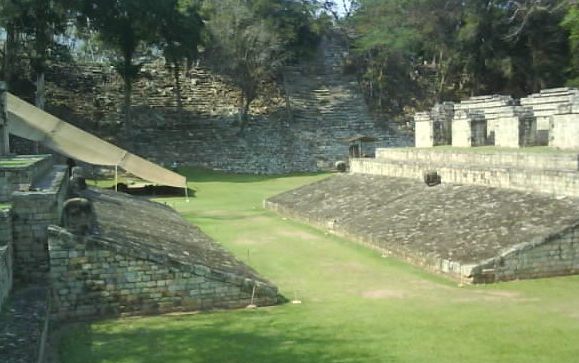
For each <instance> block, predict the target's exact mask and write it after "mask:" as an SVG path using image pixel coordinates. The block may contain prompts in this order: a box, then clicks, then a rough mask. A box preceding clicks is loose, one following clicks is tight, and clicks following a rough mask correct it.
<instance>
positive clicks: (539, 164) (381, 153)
mask: <svg viewBox="0 0 579 363" xmlns="http://www.w3.org/2000/svg"><path fill="white" fill-rule="evenodd" d="M376 159H377V160H398V161H407V162H421V163H427V164H429V166H432V167H434V166H438V165H457V164H461V165H468V166H473V165H477V166H484V167H488V168H524V169H541V170H568V171H579V154H577V153H561V154H548V153H547V154H540V153H539V154H536V153H529V152H460V151H440V152H437V151H436V149H430V150H425V149H415V148H403V149H378V150H376Z"/></svg>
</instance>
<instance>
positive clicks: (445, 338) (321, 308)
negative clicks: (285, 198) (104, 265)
mask: <svg viewBox="0 0 579 363" xmlns="http://www.w3.org/2000/svg"><path fill="white" fill-rule="evenodd" d="M188 174H189V175H188V176H189V180H192V181H194V182H193V183H192V184H194V185H191V186H192V187H195V188H196V189H197V190H198V192H197V198H195V199H192V201H191V202H190V203H185V202H184V201H183V200H182V199H179V198H173V199H165V200H164V201H165V202H166V203H167V204H169V205H172V206H174V207H175V208H177V209H178V210H179V211H181V212H182V213H183V215H185V217H186V218H188V219H189V220H190V221H191V222H193V223H195V224H197V225H199V226H200V227H202V229H203V230H204V231H205V232H206V233H208V234H209V235H211V236H212V237H213V238H215V239H216V240H217V241H220V242H221V243H223V244H224V245H225V246H226V247H227V248H228V249H229V250H231V251H232V252H233V253H234V254H236V255H237V256H238V257H239V258H240V259H242V260H244V261H246V262H248V263H249V264H250V265H251V266H253V267H254V268H255V269H257V270H258V271H259V272H260V273H261V274H262V275H263V276H265V277H267V278H268V279H270V280H271V281H273V282H274V283H276V284H277V285H278V286H279V287H280V289H281V292H282V293H283V294H284V295H285V296H286V297H288V298H290V299H292V298H294V296H296V297H297V298H298V299H300V300H302V302H303V303H302V304H300V305H292V304H286V305H283V306H277V307H270V308H261V309H258V310H239V311H225V312H212V313H203V314H193V315H174V316H159V317H146V318H130V319H120V320H109V321H104V322H96V323H82V324H76V325H74V326H70V327H68V328H66V329H65V330H64V331H63V339H62V341H61V345H60V347H59V348H60V353H61V358H62V360H63V362H65V363H73V362H79V363H80V362H82V363H89V362H125V363H129V362H135V363H136V362H139V363H140V362H143V363H145V362H151V363H152V362H155V363H157V362H248V363H249V362H257V363H259V362H276V363H283V362H288V363H290V362H291V363H296V362H315V363H325V362H360V363H361V362H484V363H487V362H510V363H514V362H525V363H526V362H534V363H539V362H578V361H579V276H573V277H564V278H554V279H543V280H532V281H520V282H513V283H503V284H497V285H489V286H468V287H463V288H459V287H457V286H456V284H455V283H454V282H451V281H448V280H446V279H443V278H441V277H437V276H433V275H430V274H428V273H425V272H422V271H420V270H418V269H415V268H413V267H411V266H409V265H407V264H404V263H401V262H398V261H396V260H393V259H390V258H382V257H381V256H379V255H377V254H375V253H374V252H371V251H368V250H366V249H365V248H363V247H360V246H358V245H356V244H354V243H351V242H348V241H346V240H343V239H340V238H337V237H334V236H330V235H326V234H325V233H324V232H323V231H318V230H315V229H313V228H310V227H308V226H305V225H302V224H299V223H296V222H293V221H290V220H285V219H283V218H280V217H278V216H276V215H274V214H272V213H270V212H268V211H265V210H264V209H262V207H261V205H262V200H263V199H264V198H266V197H268V196H271V195H274V194H276V193H278V192H281V191H285V190H288V189H290V188H294V187H297V186H299V185H302V184H304V183H308V182H312V181H315V180H319V179H321V178H323V177H325V176H324V175H310V176H293V177H279V178H278V177H257V176H240V175H223V174H217V173H207V172H200V171H195V170H190V171H189V172H188Z"/></svg>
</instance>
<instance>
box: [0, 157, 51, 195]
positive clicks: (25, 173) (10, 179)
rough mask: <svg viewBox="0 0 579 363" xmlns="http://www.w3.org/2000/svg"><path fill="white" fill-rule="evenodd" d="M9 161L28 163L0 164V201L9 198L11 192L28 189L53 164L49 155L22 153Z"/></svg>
mask: <svg viewBox="0 0 579 363" xmlns="http://www.w3.org/2000/svg"><path fill="white" fill-rule="evenodd" d="M8 161H10V162H22V163H27V162H29V163H30V164H29V165H26V166H23V167H12V166H10V167H8V166H7V167H1V166H0V202H7V201H9V200H10V199H11V196H12V193H13V192H15V191H19V190H28V189H29V187H30V186H31V185H33V184H34V183H36V182H38V181H39V180H40V179H42V178H43V177H44V176H45V175H46V174H47V173H48V172H49V170H50V169H51V168H52V166H53V165H54V160H53V158H52V156H50V155H31V156H27V155H22V156H14V157H10V158H9V159H8Z"/></svg>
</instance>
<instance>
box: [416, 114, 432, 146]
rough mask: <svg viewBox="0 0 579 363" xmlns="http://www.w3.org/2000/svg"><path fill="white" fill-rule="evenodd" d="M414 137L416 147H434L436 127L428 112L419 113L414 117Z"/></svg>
mask: <svg viewBox="0 0 579 363" xmlns="http://www.w3.org/2000/svg"><path fill="white" fill-rule="evenodd" d="M414 135H415V143H414V145H415V146H416V147H433V146H434V125H433V122H432V119H431V118H430V114H429V113H428V112H418V113H416V114H415V115H414Z"/></svg>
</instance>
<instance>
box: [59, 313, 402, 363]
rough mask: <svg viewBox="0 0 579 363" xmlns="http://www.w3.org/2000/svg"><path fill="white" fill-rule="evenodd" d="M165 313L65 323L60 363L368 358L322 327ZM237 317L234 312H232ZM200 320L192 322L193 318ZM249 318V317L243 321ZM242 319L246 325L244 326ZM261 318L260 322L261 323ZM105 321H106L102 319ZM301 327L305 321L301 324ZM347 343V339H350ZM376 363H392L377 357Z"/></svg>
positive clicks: (231, 362) (320, 361)
mask: <svg viewBox="0 0 579 363" xmlns="http://www.w3.org/2000/svg"><path fill="white" fill-rule="evenodd" d="M208 315H210V316H211V317H210V318H209V319H208V318H206V317H203V315H201V316H194V317H190V316H189V317H163V318H160V319H163V320H162V321H160V322H159V321H154V322H153V323H152V324H147V323H142V322H137V324H136V325H138V327H135V326H132V325H131V323H130V322H129V325H128V328H126V329H122V330H120V331H119V329H118V327H119V326H120V325H115V328H114V329H106V328H104V327H98V326H97V327H96V329H93V327H92V326H91V324H90V323H81V324H77V325H74V326H72V327H69V328H68V329H67V331H65V332H64V334H63V338H62V339H63V340H62V341H61V343H60V349H59V352H60V354H59V355H60V360H61V362H62V363H77V362H78V363H80V362H82V363H92V362H140V363H158V362H172V363H173V362H191V363H193V362H228V363H236V362H240V363H241V362H248V363H250V362H255V363H261V362H276V363H285V362H287V363H296V362H315V363H325V362H360V363H362V362H371V361H376V357H375V356H374V357H372V356H371V354H370V353H369V352H366V351H362V350H360V351H344V350H343V346H344V345H345V344H344V343H345V342H346V340H347V339H344V338H333V332H331V331H327V330H326V331H322V328H320V327H308V328H306V329H297V328H296V329H293V328H290V329H286V328H287V327H284V328H274V327H273V326H272V325H273V324H268V325H267V326H266V327H264V328H263V329H260V325H261V324H263V323H264V322H263V321H254V319H253V317H246V316H242V317H241V316H238V318H241V319H235V320H233V319H231V318H229V317H227V315H226V314H223V317H217V318H216V316H215V315H218V314H208ZM235 315H237V314H235ZM198 318H199V319H200V320H201V321H196V319H198ZM246 318H247V319H246ZM244 322H245V323H246V324H244ZM260 322H261V324H260ZM105 324H106V323H105ZM300 325H301V326H303V325H304V324H303V323H302V324H300ZM350 343H351V342H350ZM379 361H380V362H393V361H394V359H393V358H392V357H380V359H379Z"/></svg>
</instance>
